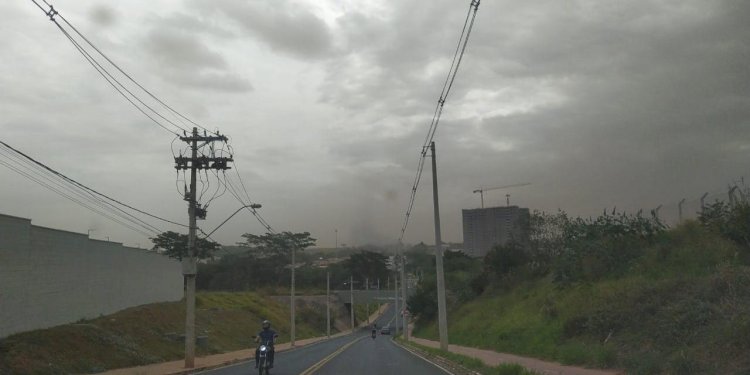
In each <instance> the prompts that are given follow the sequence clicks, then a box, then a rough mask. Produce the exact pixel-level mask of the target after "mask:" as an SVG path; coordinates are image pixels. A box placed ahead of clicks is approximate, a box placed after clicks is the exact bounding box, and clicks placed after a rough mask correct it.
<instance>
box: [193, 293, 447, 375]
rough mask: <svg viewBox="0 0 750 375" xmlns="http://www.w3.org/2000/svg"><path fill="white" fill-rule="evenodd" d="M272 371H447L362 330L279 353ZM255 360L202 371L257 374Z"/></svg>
mask: <svg viewBox="0 0 750 375" xmlns="http://www.w3.org/2000/svg"><path fill="white" fill-rule="evenodd" d="M392 318H393V308H392V307H391V309H389V310H388V311H386V313H385V314H384V315H383V317H381V318H380V319H378V321H377V324H378V331H380V329H379V328H380V327H383V326H385V325H387V324H389V323H391V319H392ZM274 362H275V363H274V368H273V369H272V370H271V374H272V375H298V374H302V373H305V374H306V375H310V374H319V375H325V374H358V375H359V374H362V375H366V374H373V375H374V374H415V375H431V374H436V375H437V374H441V375H444V374H446V372H445V371H443V370H441V369H439V368H438V367H435V366H434V365H432V364H430V363H428V362H426V361H424V360H423V359H421V358H419V357H416V356H414V355H412V354H411V353H409V352H407V351H406V350H404V349H401V348H400V347H398V346H396V344H394V343H393V342H392V341H391V337H390V336H387V335H380V334H379V333H378V335H377V338H375V339H372V338H371V337H370V331H369V330H366V331H359V332H356V333H355V334H353V335H346V336H341V337H337V338H333V339H331V340H326V341H321V342H317V343H314V344H311V345H307V346H303V347H300V348H297V349H292V350H288V351H284V352H278V353H276V359H275V361H274ZM254 365H255V362H254V360H253V361H251V362H242V363H238V364H235V365H232V366H227V367H222V368H218V369H214V370H210V371H205V372H202V373H201V374H211V375H239V374H254V373H257V370H255V369H254Z"/></svg>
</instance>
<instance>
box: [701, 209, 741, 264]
mask: <svg viewBox="0 0 750 375" xmlns="http://www.w3.org/2000/svg"><path fill="white" fill-rule="evenodd" d="M698 220H699V221H700V222H701V224H703V225H704V226H705V227H706V228H708V229H710V230H712V231H714V232H716V233H719V234H721V235H722V236H723V237H726V238H728V239H730V240H732V241H733V242H735V243H737V244H738V245H740V246H742V248H743V249H744V250H745V253H747V252H749V251H750V203H748V202H746V201H739V202H736V203H735V204H728V203H725V202H721V201H717V202H715V203H712V204H708V205H707V206H705V207H704V209H703V211H702V212H701V213H700V216H699V217H698Z"/></svg>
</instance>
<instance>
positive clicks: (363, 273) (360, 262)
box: [344, 250, 388, 281]
mask: <svg viewBox="0 0 750 375" xmlns="http://www.w3.org/2000/svg"><path fill="white" fill-rule="evenodd" d="M387 259H388V257H387V256H385V255H383V254H380V253H376V252H374V251H367V250H362V251H360V252H359V253H355V254H352V255H350V256H349V259H347V260H346V261H344V267H346V268H347V269H348V270H349V272H350V274H351V275H354V276H356V277H358V278H360V279H361V280H362V281H364V279H365V278H369V279H370V280H371V281H374V280H377V279H385V278H386V277H388V264H387Z"/></svg>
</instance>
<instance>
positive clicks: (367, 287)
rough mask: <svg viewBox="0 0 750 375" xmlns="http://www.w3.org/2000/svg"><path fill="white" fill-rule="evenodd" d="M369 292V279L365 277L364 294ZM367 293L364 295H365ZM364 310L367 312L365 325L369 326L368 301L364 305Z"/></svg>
mask: <svg viewBox="0 0 750 375" xmlns="http://www.w3.org/2000/svg"><path fill="white" fill-rule="evenodd" d="M368 291H370V278H369V277H365V292H368ZM367 294H368V293H365V295H367ZM365 309H366V310H367V325H370V301H369V300H368V301H367V303H365Z"/></svg>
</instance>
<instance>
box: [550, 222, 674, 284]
mask: <svg viewBox="0 0 750 375" xmlns="http://www.w3.org/2000/svg"><path fill="white" fill-rule="evenodd" d="M665 229H666V226H665V225H664V224H663V223H662V222H661V221H659V219H658V218H657V217H656V216H653V217H650V218H649V217H644V216H642V215H641V213H640V212H639V213H638V214H636V215H631V214H627V213H624V212H621V213H616V212H615V211H614V210H613V211H612V213H607V212H606V211H605V212H604V214H602V215H601V216H599V217H597V218H595V219H582V218H576V219H572V220H569V221H568V222H567V223H566V224H565V225H564V228H563V241H562V246H563V248H562V250H561V251H560V252H559V255H558V256H557V257H556V259H555V262H554V264H553V266H552V271H553V275H554V280H555V282H556V283H557V284H558V285H567V284H570V283H572V282H577V281H593V280H598V279H601V278H604V277H608V276H617V275H619V274H622V273H623V272H624V271H626V270H627V269H628V267H629V266H630V265H631V263H632V261H633V260H635V259H636V258H638V257H640V256H641V255H643V253H644V249H645V248H646V247H648V246H649V245H651V244H653V243H654V241H655V239H656V237H657V235H659V234H661V233H662V232H664V230H665Z"/></svg>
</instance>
